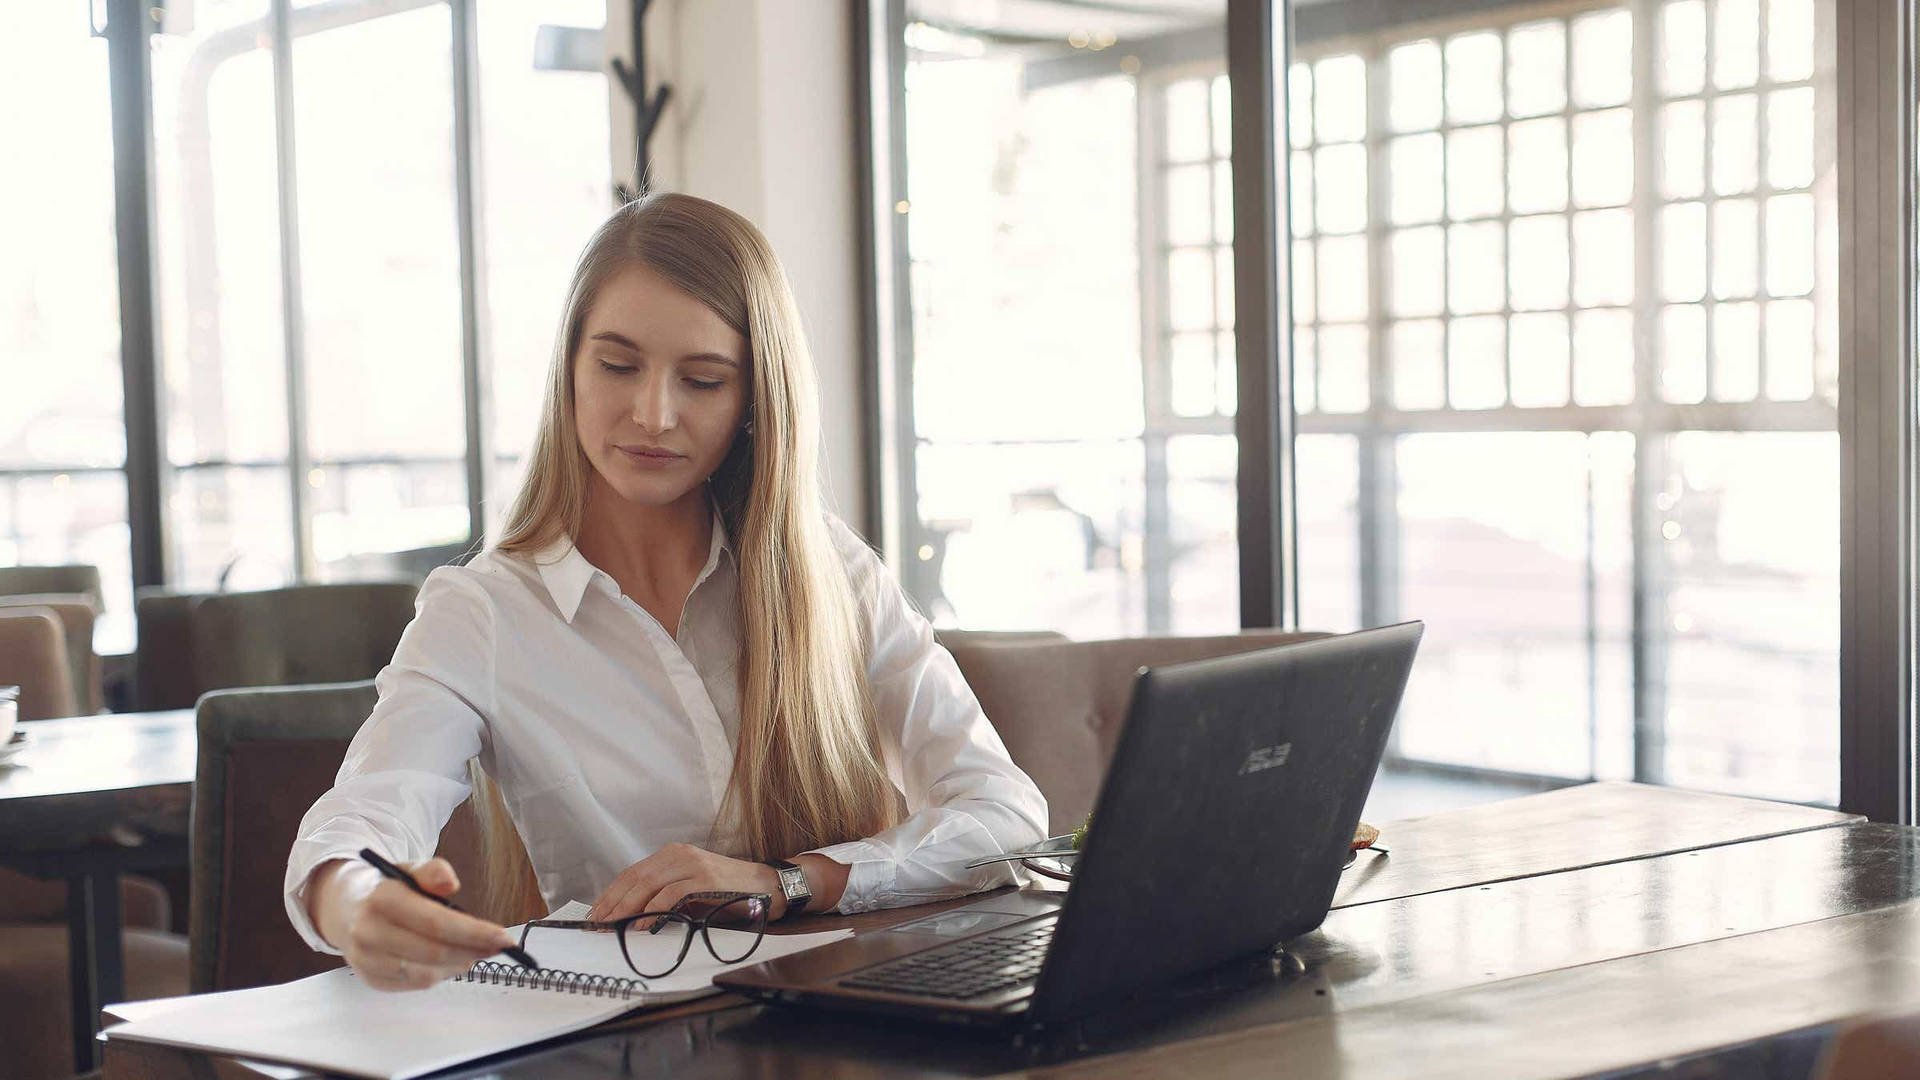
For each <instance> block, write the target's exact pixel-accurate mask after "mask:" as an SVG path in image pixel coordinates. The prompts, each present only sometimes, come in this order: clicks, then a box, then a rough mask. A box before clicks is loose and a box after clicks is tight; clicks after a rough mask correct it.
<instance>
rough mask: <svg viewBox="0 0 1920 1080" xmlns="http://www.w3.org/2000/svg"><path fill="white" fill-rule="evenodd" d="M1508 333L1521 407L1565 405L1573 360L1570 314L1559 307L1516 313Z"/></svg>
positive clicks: (1517, 402) (1516, 397) (1515, 390)
mask: <svg viewBox="0 0 1920 1080" xmlns="http://www.w3.org/2000/svg"><path fill="white" fill-rule="evenodd" d="M1507 333H1508V336H1509V339H1510V340H1509V341H1508V352H1507V355H1508V357H1509V360H1508V363H1509V365H1510V367H1511V369H1512V374H1511V376H1510V377H1511V379H1512V383H1513V403H1514V404H1515V405H1518V406H1520V407H1522V408H1554V407H1557V406H1560V405H1565V404H1566V403H1567V386H1568V379H1569V378H1570V376H1571V372H1572V360H1573V343H1572V340H1571V339H1570V337H1569V336H1568V333H1567V317H1566V316H1565V315H1563V314H1561V313H1560V312H1557V311H1554V312H1547V313H1543V314H1539V315H1515V316H1514V317H1513V321H1512V322H1511V323H1510V324H1508V327H1507Z"/></svg>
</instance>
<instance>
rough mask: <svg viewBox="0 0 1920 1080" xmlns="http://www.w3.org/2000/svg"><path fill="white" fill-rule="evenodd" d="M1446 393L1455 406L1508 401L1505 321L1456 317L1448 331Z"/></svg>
mask: <svg viewBox="0 0 1920 1080" xmlns="http://www.w3.org/2000/svg"><path fill="white" fill-rule="evenodd" d="M1447 397H1448V398H1449V399H1450V400H1451V401H1452V402H1453V407H1454V408H1456V409H1493V408H1498V407H1499V406H1501V405H1504V404H1506V401H1507V322H1506V320H1505V319H1502V318H1499V317H1498V316H1483V317H1481V318H1477V319H1455V320H1453V324H1452V326H1451V328H1450V332H1449V333H1448V335H1447Z"/></svg>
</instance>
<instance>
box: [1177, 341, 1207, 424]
mask: <svg viewBox="0 0 1920 1080" xmlns="http://www.w3.org/2000/svg"><path fill="white" fill-rule="evenodd" d="M1169 357H1170V359H1171V361H1172V362H1171V363H1170V365H1169V367H1170V368H1171V371H1170V374H1171V376H1172V380H1173V411H1174V412H1175V413H1176V414H1178V415H1180V416H1208V415H1211V414H1212V413H1213V335H1212V334H1175V335H1174V336H1173V345H1172V347H1171V348H1170V350H1169Z"/></svg>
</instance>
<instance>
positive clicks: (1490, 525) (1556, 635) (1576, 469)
mask: <svg viewBox="0 0 1920 1080" xmlns="http://www.w3.org/2000/svg"><path fill="white" fill-rule="evenodd" d="M1588 441H1589V439H1588V437H1587V436H1584V435H1579V434H1568V433H1552V434H1541V433H1517V434H1441V435H1404V436H1401V437H1400V438H1399V440H1398V445H1397V449H1396V453H1395V459H1396V463H1397V465H1396V470H1397V473H1398V480H1399V491H1398V499H1397V506H1398V518H1399V537H1398V539H1399V545H1400V557H1401V573H1400V575H1399V582H1400V587H1399V595H1398V597H1397V599H1398V603H1399V607H1398V610H1400V611H1405V612H1408V613H1412V612H1426V613H1438V612H1446V613H1447V616H1446V618H1445V619H1444V620H1442V619H1439V618H1436V617H1434V615H1433V614H1429V615H1428V618H1429V626H1428V630H1427V637H1426V639H1425V640H1423V641H1422V642H1421V646H1420V662H1419V663H1418V664H1416V665H1414V671H1413V675H1412V678H1411V680H1410V681H1409V683H1408V687H1407V696H1406V700H1405V703H1404V704H1403V705H1402V709H1401V716H1400V720H1399V722H1398V724H1397V725H1396V727H1397V728H1398V731H1399V736H1400V752H1401V753H1402V754H1405V755H1406V756H1408V757H1416V758H1420V759H1423V760H1430V761H1444V762H1457V763H1461V764H1469V765H1474V766H1484V767H1493V768H1508V769H1522V770H1525V771H1528V772H1535V773H1552V774H1558V775H1565V776H1586V775H1588V769H1589V765H1590V762H1589V745H1590V743H1589V731H1588V725H1587V722H1586V718H1587V717H1588V715H1589V713H1590V709H1591V705H1592V702H1591V699H1590V698H1589V696H1588V694H1589V688H1590V687H1591V686H1593V669H1592V667H1591V665H1592V663H1593V656H1592V654H1591V652H1590V650H1589V636H1588V635H1589V632H1590V628H1589V623H1588V619H1587V612H1589V611H1590V610H1593V608H1594V602H1593V600H1592V599H1591V598H1590V596H1589V592H1588V587H1589V586H1588V582H1589V577H1588V565H1589V560H1590V558H1592V557H1593V555H1592V552H1593V547H1592V541H1591V540H1590V537H1592V536H1593V535H1594V531H1595V525H1596V524H1599V525H1602V526H1604V525H1605V524H1609V523H1611V521H1612V520H1613V518H1614V517H1616V516H1619V514H1618V511H1617V510H1615V509H1614V507H1615V506H1618V505H1624V501H1625V500H1624V495H1625V492H1626V490H1627V488H1628V486H1629V482H1630V478H1631V463H1632V460H1633V458H1632V454H1631V452H1630V451H1629V452H1627V453H1624V454H1620V453H1613V454H1608V455H1605V456H1603V457H1600V456H1597V455H1593V454H1590V453H1589V447H1588ZM1596 457H1598V460H1596ZM1517 492H1524V493H1526V494H1525V497H1524V498H1515V497H1514V494H1515V493H1517ZM1589 492H1591V493H1592V494H1591V495H1590V494H1589ZM1599 582H1600V588H1601V590H1602V595H1603V596H1604V597H1605V600H1606V601H1607V604H1608V606H1609V607H1612V606H1613V605H1615V604H1619V605H1620V606H1621V607H1624V606H1625V604H1624V603H1623V601H1624V598H1625V597H1626V596H1629V595H1630V592H1629V590H1628V588H1627V579H1626V577H1625V575H1624V574H1622V573H1621V572H1620V569H1619V568H1617V567H1616V566H1614V565H1609V566H1608V567H1607V568H1606V569H1605V570H1604V571H1603V572H1602V574H1601V576H1600V577H1599ZM1616 596H1617V597H1619V599H1616ZM1602 640H1604V641H1606V642H1607V644H1608V645H1609V646H1613V645H1614V642H1613V641H1612V640H1611V635H1610V634H1609V635H1605V636H1603V639H1602ZM1615 678H1616V679H1617V678H1618V676H1617V675H1616V676H1615ZM1599 689H1600V693H1601V694H1602V695H1603V697H1606V698H1620V699H1630V698H1631V684H1630V683H1622V682H1619V681H1609V682H1602V683H1601V684H1600V686H1599ZM1462 701H1472V702H1473V703H1474V704H1473V713H1474V717H1473V722H1472V723H1463V722H1461V720H1460V716H1459V711H1458V705H1459V703H1460V702H1462Z"/></svg>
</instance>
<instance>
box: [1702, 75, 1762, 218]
mask: <svg viewBox="0 0 1920 1080" xmlns="http://www.w3.org/2000/svg"><path fill="white" fill-rule="evenodd" d="M1759 116H1760V114H1759V104H1758V99H1756V98H1755V97H1754V96H1753V95H1752V94H1733V95H1731V96H1729V97H1723V98H1716V99H1715V100H1714V103H1713V190H1714V191H1716V192H1718V193H1719V194H1721V195H1737V194H1739V193H1741V192H1743V191H1752V190H1753V186H1754V184H1755V183H1757V182H1758V181H1759V161H1758V155H1759V152H1760V120H1759Z"/></svg>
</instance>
